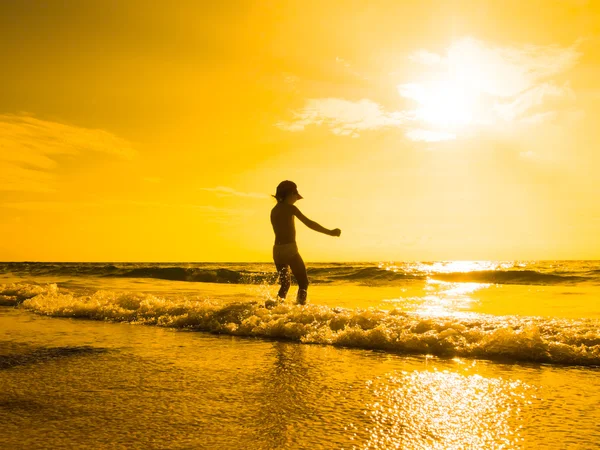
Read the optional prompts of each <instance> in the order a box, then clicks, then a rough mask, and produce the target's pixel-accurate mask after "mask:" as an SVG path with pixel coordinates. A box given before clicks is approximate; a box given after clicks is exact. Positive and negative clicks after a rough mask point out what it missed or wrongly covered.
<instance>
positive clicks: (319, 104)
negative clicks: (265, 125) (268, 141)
mask: <svg viewBox="0 0 600 450" xmlns="http://www.w3.org/2000/svg"><path fill="white" fill-rule="evenodd" d="M294 116H295V117H294V120H292V121H291V122H279V123H278V124H276V125H277V126H278V127H279V128H281V129H283V130H287V131H303V130H304V129H305V128H306V127H307V126H310V125H317V126H321V125H323V126H326V127H328V128H329V129H330V130H331V132H332V133H333V134H335V135H338V136H350V137H353V138H356V137H358V136H360V133H361V132H363V131H365V130H377V129H381V128H387V127H398V126H399V125H401V124H402V123H403V122H404V121H405V120H406V117H405V115H404V114H403V113H401V112H385V111H384V110H383V109H382V107H381V106H380V105H379V104H378V103H376V102H373V101H371V100H368V99H363V100H359V101H355V102H354V101H350V100H344V99H339V98H322V99H310V100H307V102H306V106H305V107H304V108H302V109H301V110H299V111H296V112H295V113H294Z"/></svg>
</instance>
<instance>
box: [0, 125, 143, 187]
mask: <svg viewBox="0 0 600 450" xmlns="http://www.w3.org/2000/svg"><path fill="white" fill-rule="evenodd" d="M85 152H100V153H107V154H111V155H114V156H116V157H120V158H132V157H133V156H135V154H136V152H135V150H134V149H133V148H132V146H131V144H130V143H129V142H127V141H126V140H124V139H122V138H119V137H117V136H115V135H114V134H111V133H109V132H107V131H104V130H97V129H89V128H81V127H76V126H72V125H66V124H62V123H58V122H50V121H46V120H41V119H36V118H34V117H31V116H28V115H7V114H5V115H0V169H1V170H2V177H1V178H0V190H18V191H34V192H47V191H52V190H53V189H52V184H53V181H54V178H55V176H54V173H53V170H54V169H56V167H57V166H58V162H57V161H56V159H55V157H56V156H58V155H80V154H83V153H85Z"/></svg>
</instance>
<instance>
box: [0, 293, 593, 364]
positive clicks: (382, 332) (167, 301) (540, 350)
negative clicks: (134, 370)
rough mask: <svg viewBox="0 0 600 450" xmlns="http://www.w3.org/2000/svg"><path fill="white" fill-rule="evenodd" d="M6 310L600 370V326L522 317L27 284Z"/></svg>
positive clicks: (9, 298) (7, 296)
mask: <svg viewBox="0 0 600 450" xmlns="http://www.w3.org/2000/svg"><path fill="white" fill-rule="evenodd" d="M0 299H2V302H3V304H4V305H8V304H14V305H20V307H22V308H26V309H28V310H31V311H33V312H36V313H38V314H44V315H49V316H54V317H73V318H84V319H94V320H110V321H117V322H129V323H138V324H146V325H157V326H163V327H172V328H182V329H190V330H198V331H206V332H211V333H221V334H229V335H235V336H254V337H262V338H276V339H290V340H295V341H300V342H303V343H314V344H325V345H334V346H342V347H354V348H362V349H377V350H384V351H390V352H395V353H401V354H418V355H436V356H440V357H468V358H482V359H490V360H502V361H507V360H508V361H525V362H536V363H552V364H566V365H585V366H600V331H599V330H600V321H598V320H595V319H580V320H567V319H547V318H540V317H517V316H506V317H497V316H483V315H480V316H476V317H475V318H456V317H435V318H432V317H426V316H418V315H414V314H408V313H405V312H402V311H399V310H391V311H381V310H375V309H367V310H364V309H341V308H330V307H327V306H322V305H307V306H298V305H292V304H282V305H280V306H277V307H275V308H274V309H271V310H269V309H265V308H264V307H262V305H261V303H259V302H240V303H232V304H225V305H224V304H223V303H219V302H215V301H212V300H210V299H207V300H200V299H198V298H189V297H177V298H163V297H159V296H155V295H151V294H144V293H124V292H114V291H97V292H95V293H93V294H91V295H79V294H77V293H75V292H71V291H69V290H64V289H59V288H57V286H56V284H49V285H44V286H38V285H29V284H26V283H19V284H12V285H3V286H0Z"/></svg>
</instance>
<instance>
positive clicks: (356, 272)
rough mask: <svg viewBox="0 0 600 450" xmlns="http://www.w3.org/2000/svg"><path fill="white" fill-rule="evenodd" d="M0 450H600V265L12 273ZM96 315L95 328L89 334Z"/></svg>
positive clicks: (1, 330)
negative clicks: (303, 286) (283, 281)
mask: <svg viewBox="0 0 600 450" xmlns="http://www.w3.org/2000/svg"><path fill="white" fill-rule="evenodd" d="M0 273H1V274H2V275H1V277H0V304H1V305H3V307H0V386H1V391H0V423H1V424H2V431H1V432H0V447H2V448H227V449H229V448H361V449H362V448H407V449H411V448H414V449H430V448H434V449H437V448H439V449H446V448H456V449H463V448H481V449H488V448H537V447H541V448H598V445H599V443H600V425H599V423H600V411H599V408H598V405H600V369H599V368H600V263H598V262H594V261H545V262H528V261H525V262H518V261H512V262H458V261H449V262H430V263H372V264H370V263H360V264H359V263H356V264H348V263H338V264H309V278H310V280H311V287H310V289H309V292H310V295H309V304H308V305H306V306H298V305H295V304H294V302H293V294H294V291H295V289H294V288H292V292H291V295H290V297H291V298H290V299H289V300H288V301H286V302H285V303H283V304H280V305H278V306H276V307H274V308H272V309H267V308H265V307H264V303H265V301H266V300H268V299H271V298H273V296H274V295H275V293H276V292H277V286H276V285H275V284H274V283H275V281H276V274H275V273H274V271H273V268H272V266H271V265H268V264H209V263H203V264H175V263H173V264H133V263H128V264H117V263H114V264H97V263H94V264H80V263H71V264H65V263H57V264H49V263H4V264H1V265H0ZM82 319H93V320H82Z"/></svg>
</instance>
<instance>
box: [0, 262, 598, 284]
mask: <svg viewBox="0 0 600 450" xmlns="http://www.w3.org/2000/svg"><path fill="white" fill-rule="evenodd" d="M574 267H575V268H571V269H570V270H564V269H563V270H560V269H558V268H553V267H552V266H550V267H546V266H543V265H541V266H536V265H535V264H532V265H531V266H528V268H523V267H520V266H518V265H515V266H509V267H506V266H499V267H497V268H494V269H493V270H488V269H486V270H469V271H451V270H438V269H435V268H431V266H428V265H426V264H412V263H404V264H401V265H400V266H393V268H392V269H391V268H390V267H386V266H383V265H377V264H316V265H309V268H308V275H309V277H310V280H311V283H315V284H332V283H359V284H366V285H369V284H373V285H389V284H398V283H403V282H406V281H408V280H419V279H428V278H430V279H434V280H439V281H452V282H478V283H494V284H528V285H560V284H577V283H594V284H599V283H600V270H599V269H596V268H594V267H589V265H588V266H585V267H582V268H581V269H578V268H577V267H576V266H574ZM595 267H597V265H596V266H595ZM0 272H4V273H13V274H16V275H19V276H33V277H40V276H45V277H53V276H97V277H121V278H154V279H161V280H171V281H187V282H204V283H230V284H260V283H264V282H267V283H272V282H274V281H275V279H276V277H277V274H276V273H275V270H274V267H272V266H271V265H266V264H252V263H247V264H221V265H219V264H210V263H197V264H164V263H160V264H159V263H156V264H150V263H148V264H139V263H121V264H100V263H2V264H0Z"/></svg>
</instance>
